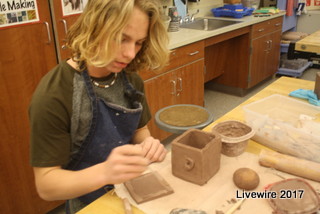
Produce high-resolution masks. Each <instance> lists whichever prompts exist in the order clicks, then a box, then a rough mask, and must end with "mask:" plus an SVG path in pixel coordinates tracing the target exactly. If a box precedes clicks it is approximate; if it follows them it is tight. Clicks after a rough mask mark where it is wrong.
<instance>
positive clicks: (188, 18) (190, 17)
mask: <svg viewBox="0 0 320 214" xmlns="http://www.w3.org/2000/svg"><path fill="white" fill-rule="evenodd" d="M194 1H195V2H197V4H199V1H200V0H194ZM184 2H185V5H186V14H187V15H186V16H185V17H184V19H183V20H182V22H184V23H190V22H193V21H194V16H195V15H196V14H198V13H199V12H200V10H199V9H197V11H196V12H195V13H193V14H191V15H190V14H189V9H188V0H184Z"/></svg>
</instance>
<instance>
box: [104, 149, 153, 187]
mask: <svg viewBox="0 0 320 214" xmlns="http://www.w3.org/2000/svg"><path fill="white" fill-rule="evenodd" d="M148 164H149V161H148V159H147V158H145V157H144V152H143V149H142V147H141V146H140V145H131V144H128V145H123V146H119V147H116V148H114V149H113V150H112V151H111V153H110V155H109V157H108V158H107V160H106V161H105V162H104V163H103V165H104V169H105V171H104V173H105V176H106V180H107V182H108V184H119V183H123V182H125V181H128V180H130V179H132V178H135V177H138V176H139V175H141V174H142V173H143V172H144V171H145V170H146V169H147V166H148Z"/></svg>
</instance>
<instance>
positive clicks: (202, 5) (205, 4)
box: [161, 0, 223, 17]
mask: <svg viewBox="0 0 320 214" xmlns="http://www.w3.org/2000/svg"><path fill="white" fill-rule="evenodd" d="M161 1H162V5H163V6H167V7H169V6H172V5H173V0H161ZM222 6H223V0H200V1H199V2H188V10H189V14H193V13H195V12H197V10H198V9H199V13H198V14H197V15H195V16H196V17H201V16H212V13H211V9H212V8H215V7H222ZM166 14H167V11H166Z"/></svg>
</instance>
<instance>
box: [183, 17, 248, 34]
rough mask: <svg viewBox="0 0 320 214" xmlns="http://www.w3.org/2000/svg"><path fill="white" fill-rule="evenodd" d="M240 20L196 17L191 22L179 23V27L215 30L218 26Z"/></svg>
mask: <svg viewBox="0 0 320 214" xmlns="http://www.w3.org/2000/svg"><path fill="white" fill-rule="evenodd" d="M241 22H242V21H235V20H222V19H210V18H208V19H207V18H196V19H195V20H194V21H193V22H190V23H183V24H181V25H180V28H188V29H194V30H207V31H211V30H216V29H218V28H222V27H226V26H229V25H233V24H238V23H241Z"/></svg>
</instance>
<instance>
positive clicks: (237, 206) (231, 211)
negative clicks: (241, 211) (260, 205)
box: [225, 198, 246, 214]
mask: <svg viewBox="0 0 320 214" xmlns="http://www.w3.org/2000/svg"><path fill="white" fill-rule="evenodd" d="M245 200H246V199H245V198H244V199H241V200H239V201H237V203H235V204H234V205H233V206H232V207H231V208H230V209H229V210H228V211H227V212H226V213H225V214H232V213H234V211H236V210H237V209H238V208H239V207H240V206H241V204H242V203H243V202H244V201H245Z"/></svg>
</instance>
